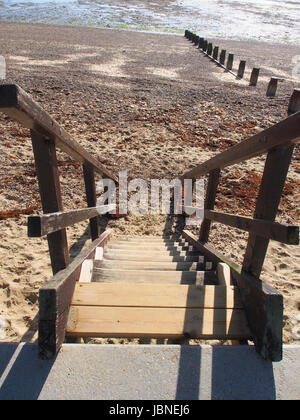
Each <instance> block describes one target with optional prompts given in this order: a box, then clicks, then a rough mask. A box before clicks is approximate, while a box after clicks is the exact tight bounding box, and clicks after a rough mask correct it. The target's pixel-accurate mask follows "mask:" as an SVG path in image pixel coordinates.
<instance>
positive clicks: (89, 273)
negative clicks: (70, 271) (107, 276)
mask: <svg viewBox="0 0 300 420" xmlns="http://www.w3.org/2000/svg"><path fill="white" fill-rule="evenodd" d="M93 268H94V261H93V260H85V261H83V263H82V266H81V271H80V277H79V282H80V283H90V282H91V281H92V277H93Z"/></svg>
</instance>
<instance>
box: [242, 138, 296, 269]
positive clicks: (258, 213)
mask: <svg viewBox="0 0 300 420" xmlns="http://www.w3.org/2000/svg"><path fill="white" fill-rule="evenodd" d="M293 151H294V145H291V146H288V147H283V148H278V149H273V150H271V151H270V152H269V153H268V156H267V159H266V163H265V169H264V174H263V177H262V181H261V185H260V190H259V194H258V198H257V202H256V208H255V213H254V219H263V220H269V221H270V222H273V221H274V220H275V217H276V214H277V211H278V206H279V203H280V199H281V195H282V191H283V188H284V184H285V180H286V176H287V173H288V170H289V166H290V163H291V159H292V155H293ZM268 245H269V239H268V238H265V237H262V236H260V235H259V234H256V233H250V235H249V239H248V245H247V249H246V253H245V258H244V263H243V270H244V271H246V272H248V273H251V274H253V275H254V276H255V277H259V276H260V273H261V270H262V267H263V263H264V260H265V256H266V253H267V249H268Z"/></svg>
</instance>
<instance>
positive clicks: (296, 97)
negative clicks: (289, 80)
mask: <svg viewBox="0 0 300 420" xmlns="http://www.w3.org/2000/svg"><path fill="white" fill-rule="evenodd" d="M298 111H300V89H294V92H293V94H292V96H291V99H290V103H289V108H288V114H289V115H292V114H295V113H296V112H298Z"/></svg>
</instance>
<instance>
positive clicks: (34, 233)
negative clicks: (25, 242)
mask: <svg viewBox="0 0 300 420" xmlns="http://www.w3.org/2000/svg"><path fill="white" fill-rule="evenodd" d="M115 209H116V205H115V204H108V205H107V206H99V207H89V208H86V209H76V210H69V211H61V212H57V213H48V214H43V215H39V216H30V217H28V221H27V225H28V236H29V238H40V237H41V236H45V235H50V234H51V233H53V232H57V231H59V230H62V229H65V228H66V227H69V226H73V225H75V224H76V223H80V222H83V221H85V220H87V219H91V218H93V217H98V216H99V215H100V214H105V213H109V212H110V211H113V210H115ZM104 212H105V213H104Z"/></svg>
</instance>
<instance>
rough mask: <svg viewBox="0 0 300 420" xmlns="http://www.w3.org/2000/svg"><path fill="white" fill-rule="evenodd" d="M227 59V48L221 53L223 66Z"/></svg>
mask: <svg viewBox="0 0 300 420" xmlns="http://www.w3.org/2000/svg"><path fill="white" fill-rule="evenodd" d="M225 59H226V50H222V51H221V54H220V63H221V64H223V66H224V64H225Z"/></svg>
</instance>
